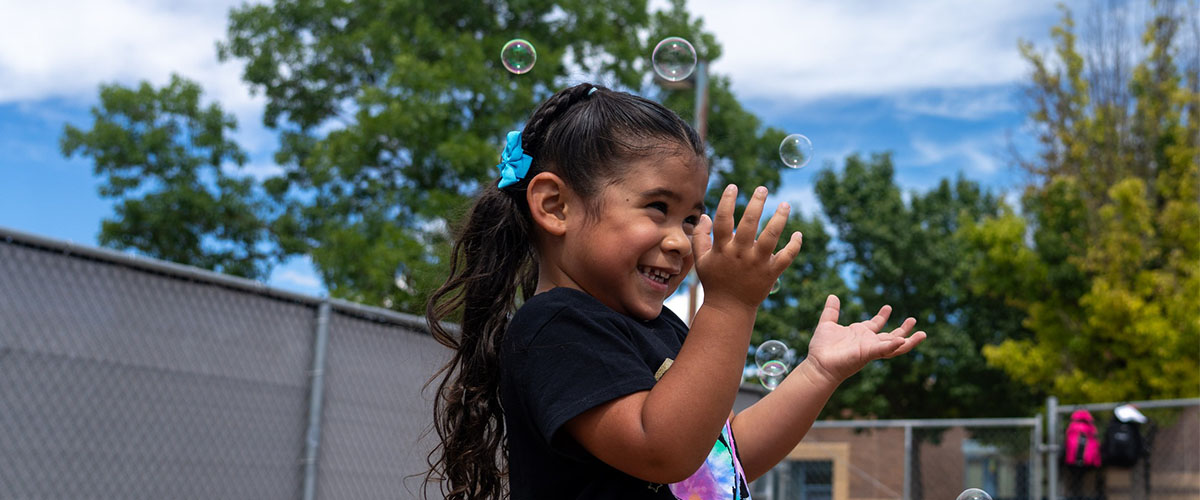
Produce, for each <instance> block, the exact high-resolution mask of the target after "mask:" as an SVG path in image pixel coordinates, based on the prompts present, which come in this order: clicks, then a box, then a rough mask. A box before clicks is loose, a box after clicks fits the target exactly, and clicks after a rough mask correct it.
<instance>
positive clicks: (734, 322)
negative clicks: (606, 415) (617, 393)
mask: <svg viewBox="0 0 1200 500" xmlns="http://www.w3.org/2000/svg"><path fill="white" fill-rule="evenodd" d="M754 316H755V311H754V310H753V309H748V308H744V307H722V306H720V305H718V304H708V303H706V304H705V305H704V306H702V307H701V308H700V310H699V311H697V313H696V316H695V319H694V321H693V322H692V327H691V329H690V331H689V333H688V338H687V340H686V341H685V342H684V344H683V347H682V349H680V351H679V355H678V356H677V358H676V360H675V362H674V364H672V365H671V369H670V370H668V371H667V372H666V374H665V375H663V377H662V379H661V380H660V381H659V382H658V384H656V385H655V387H654V389H653V390H651V391H650V394H649V395H648V396H647V398H646V401H645V405H644V406H643V412H642V421H643V425H644V428H645V431H646V433H647V437H652V439H650V442H652V443H656V444H657V445H656V446H655V448H656V449H659V450H672V455H674V456H676V457H686V458H685V461H687V462H689V463H690V462H693V461H694V462H696V464H695V465H697V466H698V465H699V464H700V463H701V462H703V460H704V457H705V456H707V455H708V452H709V450H710V449H711V448H712V445H713V443H714V442H715V440H716V438H717V436H718V435H719V434H720V432H721V427H722V426H724V424H725V420H726V419H727V418H728V417H729V414H730V411H731V410H732V408H733V403H734V399H735V398H736V397H737V387H738V385H739V384H740V383H741V376H742V367H743V365H744V363H745V354H744V353H745V352H746V348H747V346H748V345H749V343H750V331H751V329H752V328H753V325H754ZM688 467H690V465H688V466H685V469H686V468H688ZM691 472H694V468H692V470H690V471H688V473H689V474H690V473H691Z"/></svg>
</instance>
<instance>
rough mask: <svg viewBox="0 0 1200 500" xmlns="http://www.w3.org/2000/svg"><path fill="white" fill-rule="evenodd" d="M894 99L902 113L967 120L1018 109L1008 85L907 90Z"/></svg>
mask: <svg viewBox="0 0 1200 500" xmlns="http://www.w3.org/2000/svg"><path fill="white" fill-rule="evenodd" d="M893 102H894V103H895V106H896V110H897V111H899V112H901V113H909V114H917V115H925V116H933V117H938V118H949V119H954V120H967V121H980V120H986V119H988V118H991V117H993V116H996V115H998V114H1003V113H1013V112H1017V111H1019V110H1020V108H1019V107H1018V105H1017V102H1018V101H1017V95H1016V89H1014V88H1013V87H1012V86H1009V85H1006V86H1003V87H1000V88H983V89H978V88H969V89H959V90H937V91H933V92H920V93H907V94H902V95H900V96H897V97H896V98H894V99H893Z"/></svg>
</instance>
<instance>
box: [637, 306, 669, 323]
mask: <svg viewBox="0 0 1200 500" xmlns="http://www.w3.org/2000/svg"><path fill="white" fill-rule="evenodd" d="M662 309H663V304H662V303H661V302H659V303H658V306H657V307H655V306H651V307H650V308H649V309H646V310H645V311H646V312H647V313H648V317H646V316H647V315H645V314H642V312H643V310H638V311H635V318H637V319H638V320H639V321H650V320H652V319H654V318H657V317H658V315H660V314H662Z"/></svg>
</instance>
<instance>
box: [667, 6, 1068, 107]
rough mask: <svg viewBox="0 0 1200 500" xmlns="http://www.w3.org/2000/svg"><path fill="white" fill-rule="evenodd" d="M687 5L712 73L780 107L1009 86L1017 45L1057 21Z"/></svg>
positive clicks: (1045, 14)
mask: <svg viewBox="0 0 1200 500" xmlns="http://www.w3.org/2000/svg"><path fill="white" fill-rule="evenodd" d="M1068 3H1069V4H1073V3H1080V2H1079V1H1078V0H1075V1H1072V2H1068ZM660 4H661V3H660V2H656V3H655V5H656V6H658V5H660ZM688 7H689V9H690V10H691V11H692V12H693V13H695V14H698V15H700V16H702V17H703V18H704V22H705V27H706V28H707V29H708V30H709V31H712V32H713V33H715V34H716V35H717V38H718V40H719V41H720V42H721V43H722V45H723V48H724V54H723V55H722V57H721V58H720V59H718V60H717V61H715V62H714V63H713V66H712V67H713V70H714V71H716V72H720V73H724V74H728V75H732V76H733V83H734V88H735V90H736V91H737V92H738V94H739V95H740V96H743V97H746V98H775V99H778V100H782V101H811V100H816V99H821V98H827V97H833V96H881V95H891V94H895V93H898V92H909V91H913V90H920V89H931V88H951V89H953V88H970V87H980V86H991V85H1001V84H1007V83H1011V82H1013V81H1016V80H1018V79H1019V78H1021V77H1022V76H1023V75H1024V74H1025V72H1026V71H1027V65H1026V64H1025V62H1024V61H1023V60H1022V59H1021V57H1020V55H1019V53H1018V51H1017V40H1019V39H1022V38H1025V39H1031V40H1037V39H1044V38H1045V36H1046V33H1047V32H1048V27H1049V26H1050V24H1052V23H1053V22H1055V21H1057V19H1058V12H1057V10H1056V9H1055V7H1054V5H1053V4H1052V3H1050V2H1012V1H1009V0H979V1H973V2H960V1H954V0H929V1H923V2H874V1H867V0H847V1H840V2H834V1H826V2H787V1H782V0H747V1H742V2H726V1H722V0H692V1H691V2H689V3H688Z"/></svg>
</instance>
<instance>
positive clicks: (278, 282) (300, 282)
mask: <svg viewBox="0 0 1200 500" xmlns="http://www.w3.org/2000/svg"><path fill="white" fill-rule="evenodd" d="M270 282H271V284H272V285H275V286H279V287H281V288H287V289H290V290H294V291H297V292H312V291H314V290H320V289H321V279H320V278H318V277H317V275H316V274H313V273H306V272H302V271H298V270H295V269H282V270H280V271H279V272H277V273H275V274H274V275H273V276H271V280H270Z"/></svg>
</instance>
